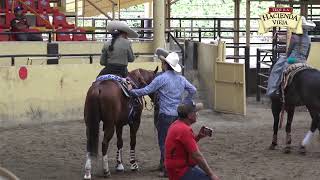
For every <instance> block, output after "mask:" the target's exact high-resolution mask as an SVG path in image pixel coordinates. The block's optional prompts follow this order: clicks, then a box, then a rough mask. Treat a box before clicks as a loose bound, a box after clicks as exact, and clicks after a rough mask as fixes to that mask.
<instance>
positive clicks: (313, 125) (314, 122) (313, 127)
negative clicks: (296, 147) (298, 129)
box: [300, 106, 320, 154]
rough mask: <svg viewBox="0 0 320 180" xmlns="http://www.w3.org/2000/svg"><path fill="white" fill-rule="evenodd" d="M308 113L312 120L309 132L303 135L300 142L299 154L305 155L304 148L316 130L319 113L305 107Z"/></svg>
mask: <svg viewBox="0 0 320 180" xmlns="http://www.w3.org/2000/svg"><path fill="white" fill-rule="evenodd" d="M307 108H308V110H309V113H310V115H311V118H312V122H311V127H310V130H309V131H308V132H307V134H306V135H305V137H304V139H303V140H302V143H301V146H300V153H301V154H305V153H306V146H307V145H308V144H309V143H310V141H311V139H312V136H313V133H314V131H315V130H316V129H317V128H318V124H319V119H320V118H319V113H318V111H316V110H315V109H313V108H311V107H309V106H307Z"/></svg>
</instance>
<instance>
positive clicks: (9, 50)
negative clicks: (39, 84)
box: [0, 41, 153, 66]
mask: <svg viewBox="0 0 320 180" xmlns="http://www.w3.org/2000/svg"><path fill="white" fill-rule="evenodd" d="M58 44H59V53H60V54H90V53H92V54H99V53H101V49H102V47H103V42H96V41H84V42H58ZM132 48H133V51H134V53H153V45H152V41H150V42H133V43H132ZM9 54H12V55H17V54H21V55H23V54H47V43H46V42H26V41H20V42H18V41H9V42H0V55H9ZM27 59H28V58H27V57H23V58H16V60H15V63H16V65H27V63H28V64H29V65H30V63H32V65H44V64H46V63H47V60H46V59H42V58H36V60H32V61H29V62H27ZM137 60H138V61H146V60H148V61H150V58H143V57H139V58H138V59H137ZM88 62H89V58H85V57H84V58H72V59H71V58H61V59H60V64H83V63H84V64H86V63H88ZM94 62H95V63H98V62H99V57H96V58H95V59H94ZM0 66H11V59H10V58H0Z"/></svg>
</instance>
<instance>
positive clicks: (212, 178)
mask: <svg viewBox="0 0 320 180" xmlns="http://www.w3.org/2000/svg"><path fill="white" fill-rule="evenodd" d="M210 179H211V180H220V178H219V177H218V176H217V175H215V174H212V175H211V176H210Z"/></svg>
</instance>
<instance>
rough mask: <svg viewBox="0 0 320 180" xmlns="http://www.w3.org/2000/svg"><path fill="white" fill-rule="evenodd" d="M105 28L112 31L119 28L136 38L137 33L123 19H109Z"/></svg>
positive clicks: (130, 36)
mask: <svg viewBox="0 0 320 180" xmlns="http://www.w3.org/2000/svg"><path fill="white" fill-rule="evenodd" d="M107 30H108V31H109V32H112V31H114V30H119V31H123V32H126V33H128V37H129V38H137V37H138V36H139V35H138V33H137V32H135V31H134V30H133V29H131V28H130V27H129V25H128V24H127V23H126V22H124V21H110V22H109V23H108V25H107Z"/></svg>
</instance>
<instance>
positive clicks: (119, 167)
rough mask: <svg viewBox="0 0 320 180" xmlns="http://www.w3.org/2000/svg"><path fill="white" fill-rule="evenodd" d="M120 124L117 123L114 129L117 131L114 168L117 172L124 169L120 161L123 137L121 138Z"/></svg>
mask: <svg viewBox="0 0 320 180" xmlns="http://www.w3.org/2000/svg"><path fill="white" fill-rule="evenodd" d="M122 128H123V126H122V125H118V126H117V129H116V133H117V147H118V151H117V157H116V159H117V165H116V170H117V171H118V172H123V171H124V166H123V161H122V148H123V139H122Z"/></svg>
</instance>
